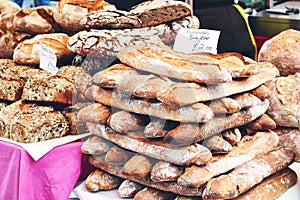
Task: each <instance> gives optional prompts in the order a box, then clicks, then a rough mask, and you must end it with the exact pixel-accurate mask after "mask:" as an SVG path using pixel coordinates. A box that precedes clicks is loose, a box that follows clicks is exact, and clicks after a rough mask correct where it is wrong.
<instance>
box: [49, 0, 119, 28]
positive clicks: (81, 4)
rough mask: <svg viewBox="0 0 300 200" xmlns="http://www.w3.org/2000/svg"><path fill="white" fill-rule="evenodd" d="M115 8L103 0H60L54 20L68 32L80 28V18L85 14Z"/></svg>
mask: <svg viewBox="0 0 300 200" xmlns="http://www.w3.org/2000/svg"><path fill="white" fill-rule="evenodd" d="M104 9H116V8H115V7H114V6H113V5H111V4H109V3H107V2H105V1H103V0H89V1H85V0H61V1H59V2H58V4H57V7H56V12H55V13H54V19H55V21H56V22H57V23H58V24H59V25H60V26H62V27H63V28H64V29H65V30H66V31H68V32H76V31H78V30H80V20H82V19H84V18H85V17H86V14H88V13H90V12H92V11H95V10H104Z"/></svg>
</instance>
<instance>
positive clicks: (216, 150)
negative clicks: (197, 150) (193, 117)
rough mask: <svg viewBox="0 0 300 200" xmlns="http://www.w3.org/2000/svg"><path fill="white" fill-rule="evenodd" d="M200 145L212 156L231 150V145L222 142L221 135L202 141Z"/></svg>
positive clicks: (224, 141)
mask: <svg viewBox="0 0 300 200" xmlns="http://www.w3.org/2000/svg"><path fill="white" fill-rule="evenodd" d="M202 145H204V146H206V147H207V148H208V149H209V150H210V151H211V153H212V154H213V155H214V154H222V153H228V152H230V151H231V150H232V146H231V144H230V143H229V142H227V141H226V140H224V139H223V137H222V135H221V134H216V135H213V136H211V137H209V138H206V139H205V140H203V141H202Z"/></svg>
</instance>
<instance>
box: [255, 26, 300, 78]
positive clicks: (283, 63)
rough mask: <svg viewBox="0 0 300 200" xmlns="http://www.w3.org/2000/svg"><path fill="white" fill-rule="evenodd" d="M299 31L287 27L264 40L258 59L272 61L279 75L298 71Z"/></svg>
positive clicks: (299, 65) (299, 62)
mask: <svg viewBox="0 0 300 200" xmlns="http://www.w3.org/2000/svg"><path fill="white" fill-rule="evenodd" d="M299 40H300V31H298V30H294V29H288V30H285V31H282V32H281V33H279V34H277V35H275V36H274V37H272V38H271V39H269V40H268V41H266V42H265V43H264V44H263V45H262V47H261V49H260V51H259V53H258V61H260V62H261V61H266V62H271V63H273V64H274V65H275V66H276V67H277V68H278V69H279V71H280V75H281V76H287V75H290V74H295V73H296V72H300V56H299V53H298V52H299V49H300V44H299V42H298V41H299Z"/></svg>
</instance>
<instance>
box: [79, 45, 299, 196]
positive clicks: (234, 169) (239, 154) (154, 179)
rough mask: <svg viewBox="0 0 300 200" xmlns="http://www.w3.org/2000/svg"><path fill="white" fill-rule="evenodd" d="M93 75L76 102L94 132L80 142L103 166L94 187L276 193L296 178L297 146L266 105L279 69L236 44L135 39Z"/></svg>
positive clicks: (92, 179) (123, 192)
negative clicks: (196, 48) (208, 47)
mask: <svg viewBox="0 0 300 200" xmlns="http://www.w3.org/2000/svg"><path fill="white" fill-rule="evenodd" d="M118 59H119V60H120V61H121V63H120V64H115V65H113V66H111V67H109V68H107V69H105V70H102V71H100V72H98V73H96V74H95V75H93V85H92V86H90V87H89V88H88V89H87V90H86V93H85V94H86V97H87V98H90V99H92V100H94V101H95V102H94V103H93V104H91V105H89V106H87V107H85V108H83V109H81V110H79V111H78V118H79V119H80V120H82V121H84V122H85V123H86V125H87V128H88V129H89V131H90V132H91V133H92V134H93V135H92V136H91V137H90V138H88V139H87V140H86V141H85V142H84V143H83V146H82V152H83V153H84V154H88V155H90V157H89V158H90V159H89V161H90V163H91V164H92V165H94V166H95V167H96V168H97V169H96V170H95V171H93V172H92V173H91V174H90V175H89V176H88V177H87V179H86V182H85V184H86V188H87V189H88V190H89V191H92V192H98V191H101V190H111V189H115V188H118V189H117V194H118V195H119V196H120V197H133V198H134V199H201V198H202V199H249V198H250V199H275V198H277V197H278V196H280V195H281V194H282V193H283V192H284V191H286V190H287V189H288V188H289V187H291V186H292V185H294V184H295V183H296V182H297V175H296V173H295V172H294V171H293V170H291V169H290V168H289V167H288V166H289V165H290V164H291V163H292V162H293V161H294V159H295V154H294V152H293V151H291V150H289V149H287V148H285V147H282V146H281V145H280V143H279V136H278V135H277V134H276V133H274V132H273V131H271V130H272V129H275V127H276V123H275V122H274V121H273V120H272V119H271V118H270V117H268V115H266V114H265V112H266V110H267V109H268V107H269V101H268V98H269V97H270V96H271V94H270V93H271V91H270V90H269V88H268V87H266V86H265V85H264V83H266V82H268V81H270V80H272V79H274V78H275V77H276V76H278V69H277V68H276V67H275V66H274V65H272V64H270V63H267V62H260V63H256V62H250V63H249V62H246V61H245V60H244V58H243V57H242V56H241V55H239V54H236V53H224V54H218V55H214V54H210V53H195V54H184V53H178V52H174V51H173V50H172V49H171V48H169V47H166V46H162V45H149V46H147V47H139V46H128V47H125V48H123V49H122V50H121V51H120V52H119V53H118Z"/></svg>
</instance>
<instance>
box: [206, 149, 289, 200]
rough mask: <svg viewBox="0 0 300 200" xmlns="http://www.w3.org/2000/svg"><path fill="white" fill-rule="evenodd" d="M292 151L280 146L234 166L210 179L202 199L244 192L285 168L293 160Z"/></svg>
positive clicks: (231, 196) (229, 196) (225, 196)
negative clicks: (227, 172) (225, 172)
mask: <svg viewBox="0 0 300 200" xmlns="http://www.w3.org/2000/svg"><path fill="white" fill-rule="evenodd" d="M294 158H295V155H294V153H293V152H292V151H290V150H287V149H284V148H281V149H278V150H274V151H270V152H268V153H266V154H264V155H262V156H260V157H258V158H254V159H253V160H250V161H248V162H247V163H244V164H242V165H239V166H238V167H236V168H235V169H234V170H233V171H231V172H230V173H229V174H226V175H221V176H219V177H217V178H213V179H211V180H210V181H209V182H208V183H207V185H206V188H205V189H204V191H203V194H202V198H203V199H212V198H216V199H229V198H234V197H237V196H238V195H240V194H241V193H243V192H246V191H247V190H249V189H250V188H251V187H253V186H254V185H256V184H258V183H260V182H261V181H262V180H263V179H264V178H266V177H268V176H270V175H272V174H275V173H276V172H279V171H280V170H282V169H285V168H287V167H288V166H289V164H291V163H292V162H293V161H294Z"/></svg>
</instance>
